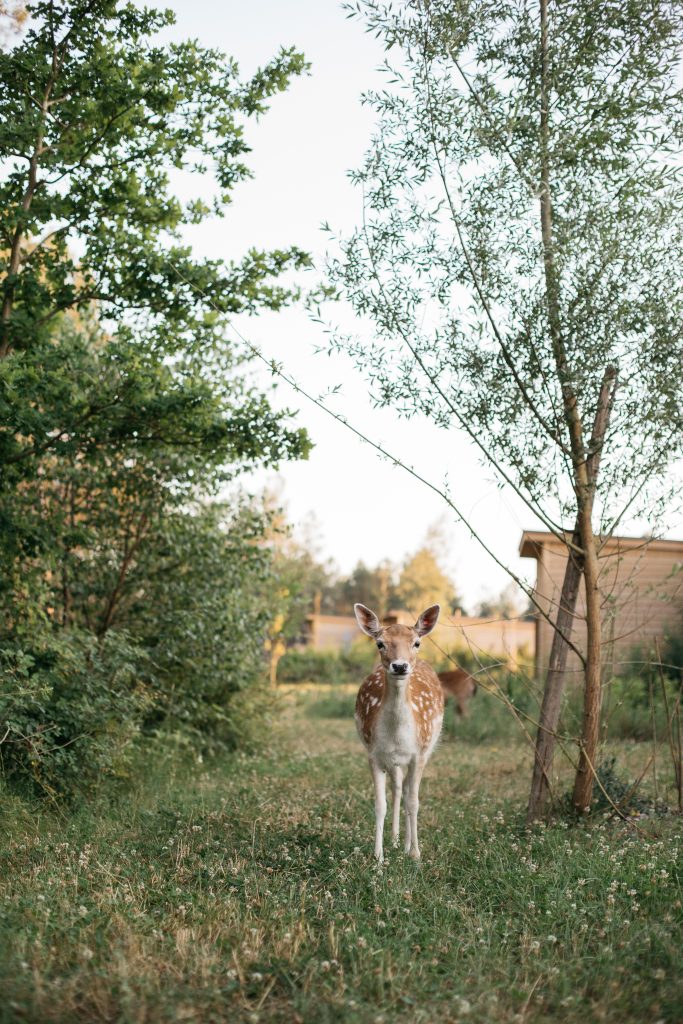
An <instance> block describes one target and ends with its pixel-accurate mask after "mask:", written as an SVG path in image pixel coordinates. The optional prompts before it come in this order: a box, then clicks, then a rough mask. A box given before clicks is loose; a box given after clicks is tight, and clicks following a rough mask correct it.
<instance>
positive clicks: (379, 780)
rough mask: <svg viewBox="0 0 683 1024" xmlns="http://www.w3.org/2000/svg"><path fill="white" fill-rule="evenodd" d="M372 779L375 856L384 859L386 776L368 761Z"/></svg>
mask: <svg viewBox="0 0 683 1024" xmlns="http://www.w3.org/2000/svg"><path fill="white" fill-rule="evenodd" d="M370 771H371V772H372V781H373V782H374V784H375V858H376V859H377V860H378V861H379V862H380V864H381V863H382V861H383V859H384V818H385V817H386V813H387V777H386V774H385V773H384V772H383V771H382V769H381V768H380V767H379V765H377V764H375V762H374V761H370Z"/></svg>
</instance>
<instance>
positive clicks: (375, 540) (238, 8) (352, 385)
mask: <svg viewBox="0 0 683 1024" xmlns="http://www.w3.org/2000/svg"><path fill="white" fill-rule="evenodd" d="M166 5H168V6H170V7H171V8H172V9H173V10H174V11H175V12H176V17H177V24H176V26H175V28H174V30H173V35H174V36H175V37H176V38H188V37H195V38H198V39H199V40H200V41H201V42H202V43H203V44H205V45H210V46H215V47H217V48H220V49H222V50H224V51H225V52H226V53H227V54H229V55H231V56H232V57H234V58H235V59H236V60H237V61H238V62H239V64H240V68H241V71H242V73H243V74H244V75H248V74H250V73H251V72H253V71H254V70H255V68H256V67H257V66H259V65H262V64H264V63H265V62H266V61H267V60H268V59H269V58H270V57H271V56H272V55H273V54H275V53H276V51H277V50H278V48H279V47H280V46H282V45H285V46H290V45H294V46H296V47H297V48H298V49H300V50H302V51H303V52H304V54H305V55H306V58H307V59H308V60H309V61H310V62H311V64H312V68H311V73H310V76H308V77H305V78H301V79H297V80H294V81H293V82H292V84H291V86H290V87H289V89H288V90H287V92H285V93H284V94H282V95H280V96H277V97H276V98H275V99H274V100H273V102H272V104H271V108H270V110H269V112H268V114H266V115H265V116H264V117H263V118H262V119H261V121H260V122H259V123H258V124H253V123H252V124H251V125H250V126H249V128H248V132H247V140H248V142H249V144H250V145H251V146H252V149H253V152H252V153H251V154H250V156H249V164H250V167H251V168H252V170H253V172H254V178H253V180H251V181H248V182H244V183H242V184H240V185H239V186H238V188H237V189H236V190H235V193H234V196H233V204H232V207H231V208H230V210H229V211H228V214H227V216H226V217H225V218H224V219H217V220H213V221H210V222H206V223H204V224H202V225H199V226H193V227H191V228H189V229H188V230H187V233H186V237H187V239H188V241H189V242H191V244H192V245H193V247H194V250H195V252H196V254H197V255H198V256H206V257H212V258H224V259H239V258H240V256H241V255H242V254H243V253H244V252H245V251H246V250H247V249H248V248H249V247H251V246H256V247H262V248H264V249H269V248H275V247H286V246H289V245H297V246H299V247H301V248H303V249H305V250H307V251H309V252H310V253H311V254H312V255H313V256H314V259H315V260H316V262H317V263H318V266H320V264H321V262H322V258H323V256H324V253H325V250H326V248H327V246H328V245H329V242H328V240H327V238H326V236H325V235H324V233H323V232H322V230H321V225H322V223H323V222H329V224H330V225H331V227H332V228H333V229H334V230H335V231H337V232H339V233H341V234H342V235H343V234H348V233H349V232H350V231H351V230H352V229H353V227H354V226H356V225H357V224H358V223H359V220H360V214H361V196H360V192H359V191H358V190H357V189H354V188H353V187H352V185H351V184H350V182H349V181H348V178H347V171H348V170H349V169H351V168H353V167H355V166H358V165H359V164H360V162H361V160H362V156H363V153H364V152H365V150H366V148H367V146H368V143H369V140H370V136H371V132H372V128H373V119H374V115H373V113H372V111H371V110H369V109H368V108H367V107H364V106H363V105H362V104H361V101H360V97H361V93H362V92H363V91H364V90H367V89H368V88H372V87H373V86H377V85H379V84H380V83H381V82H382V79H383V76H382V75H381V73H380V72H379V70H378V68H379V66H380V65H381V63H382V62H383V60H384V56H385V55H384V52H383V50H382V48H381V46H380V44H379V42H378V41H377V40H376V39H374V37H372V36H369V35H367V34H366V33H365V32H364V31H363V27H362V24H361V23H360V22H359V21H357V20H355V19H352V20H349V19H347V18H346V17H345V14H344V12H343V10H342V9H341V6H340V4H339V3H337V0H287V2H279V3H278V2H274V0H250V2H249V3H244V2H243V0H241V2H239V3H238V2H236V0H228V2H218V0H192V2H190V0H171V2H170V3H168V0H167V4H166ZM182 187H183V190H184V191H185V193H186V197H188V198H189V197H190V196H192V195H195V194H196V195H200V194H201V188H202V184H201V179H194V180H191V181H188V180H185V181H184V182H183V186H182ZM313 277H314V275H312V276H311V283H313ZM303 283H304V284H308V282H307V281H304V282H303ZM340 315H343V314H340ZM238 326H239V329H240V331H241V332H242V333H243V334H244V335H245V336H246V337H248V338H249V340H250V341H251V342H253V343H254V344H256V345H258V346H259V347H260V348H261V349H262V351H263V352H264V353H265V354H266V355H267V356H268V357H269V358H272V359H276V360H278V361H281V362H282V363H283V364H284V365H285V366H286V368H287V370H288V372H289V373H290V374H291V375H292V376H293V377H294V378H296V379H297V380H298V381H299V382H300V383H301V384H302V385H304V387H307V388H308V389H310V391H311V392H312V393H314V394H316V395H318V394H320V393H322V392H325V391H327V390H329V389H330V388H332V387H336V386H340V391H339V393H338V394H336V395H335V396H334V398H333V399H330V401H329V404H330V406H331V407H332V408H334V410H335V411H336V412H339V413H341V414H343V415H344V416H345V417H346V419H347V420H348V421H349V422H351V423H353V424H354V425H355V426H357V427H358V428H359V429H360V430H362V431H363V432H364V433H365V434H366V435H367V436H369V437H371V438H372V439H374V440H377V441H378V442H380V443H381V444H382V445H383V446H384V447H385V448H386V449H388V450H389V451H390V452H392V454H396V455H397V456H398V457H399V458H400V459H401V460H402V461H404V462H406V463H408V464H409V465H412V466H414V467H415V469H416V470H417V471H418V472H419V473H420V474H421V475H422V476H424V477H425V478H427V479H428V480H430V481H432V482H433V483H434V484H435V485H437V486H441V485H442V484H443V482H444V480H445V479H447V480H448V484H449V489H450V495H451V498H452V500H453V502H454V504H455V505H456V506H457V507H458V508H459V509H461V510H462V512H463V513H464V515H465V516H466V518H467V519H469V520H470V521H471V522H472V523H473V525H474V526H475V528H476V530H477V532H478V533H479V534H480V535H481V537H482V539H483V540H484V541H485V543H486V544H487V545H488V546H489V547H490V549H491V550H492V552H493V553H494V554H495V555H496V557H497V558H499V559H500V561H501V562H502V563H504V564H505V565H508V566H510V567H511V568H512V569H513V570H514V571H515V572H516V573H518V574H520V575H523V576H525V577H526V578H527V579H529V580H531V579H532V578H533V575H534V570H535V565H534V563H532V562H530V561H529V560H528V559H524V560H522V559H520V558H519V557H518V547H519V541H520V537H521V533H522V530H523V529H534V528H538V523H537V522H536V521H535V519H534V517H533V515H532V514H531V513H530V512H529V511H528V510H527V509H526V508H525V507H524V506H523V505H522V504H521V502H520V501H519V499H517V498H516V497H515V496H514V495H511V494H509V493H508V492H506V491H505V490H501V489H499V487H498V486H497V484H496V482H495V480H494V478H493V476H492V472H491V471H490V470H489V469H488V468H487V467H485V466H483V465H482V464H481V462H480V460H479V457H478V455H477V454H476V453H475V451H474V450H473V447H472V445H471V443H470V442H468V441H467V440H466V439H465V438H463V437H462V436H461V435H460V434H459V433H457V432H451V431H449V432H446V431H444V430H438V429H436V427H434V426H433V425H431V424H430V423H429V422H428V421H426V420H421V419H417V418H413V419H411V420H410V421H406V420H401V419H399V417H398V416H397V415H396V413H394V411H393V410H391V409H383V410H378V409H374V408H373V407H372V402H371V399H370V396H369V395H368V387H367V384H366V382H365V380H364V378H363V376H362V375H361V373H360V372H359V371H357V370H356V369H355V368H354V367H353V366H352V365H351V364H350V362H349V361H348V360H347V359H346V358H345V357H344V356H341V355H339V356H337V355H335V356H333V357H330V356H327V355H326V354H316V352H315V350H316V348H318V347H319V346H321V345H323V344H324V342H325V339H324V336H323V333H322V329H321V327H320V325H318V324H315V323H314V322H312V321H311V320H310V318H309V317H308V316H307V314H306V313H305V311H304V310H303V309H300V308H297V309H291V310H286V311H284V312H280V313H278V314H270V313H268V314H261V315H259V316H258V317H255V318H254V317H252V318H249V319H244V318H242V319H240V321H239V323H238ZM348 326H350V327H351V328H354V327H355V326H356V325H354V324H348ZM366 329H367V328H366ZM359 333H360V334H361V337H362V336H363V335H362V331H360V330H359ZM256 374H257V379H258V380H259V381H260V383H262V384H263V386H268V387H270V386H271V381H272V378H270V376H268V375H266V374H265V373H261V371H256ZM273 403H274V404H275V405H277V406H279V407H287V408H290V409H293V410H296V422H297V423H298V424H299V425H301V426H305V427H306V428H307V430H308V432H309V434H310V436H311V438H312V440H313V442H314V445H315V448H314V450H313V452H312V454H311V456H310V458H309V459H308V460H307V461H300V462H297V463H290V464H285V465H282V466H281V468H280V471H279V473H278V474H277V475H276V474H274V473H273V472H272V471H271V472H263V471H260V472H258V473H255V474H252V475H251V477H250V478H249V479H247V480H243V481H242V483H243V485H244V486H245V487H247V488H248V489H249V490H253V491H258V490H260V489H263V488H264V487H268V488H269V489H274V490H277V492H278V493H279V495H280V499H281V501H282V503H283V504H284V505H285V506H286V508H287V510H288V514H289V518H290V520H291V522H292V523H293V524H294V528H295V530H299V531H302V530H303V529H304V528H305V527H307V526H308V532H309V534H310V532H311V524H314V525H313V532H314V534H315V535H316V537H317V545H318V554H319V556H320V557H322V558H324V559H328V558H329V559H332V560H333V561H334V563H335V564H336V566H337V567H338V569H339V570H340V571H341V572H349V571H350V570H351V569H352V567H353V565H354V564H355V563H356V562H357V561H358V560H359V559H361V560H363V561H365V562H366V563H369V564H376V563H377V562H378V561H380V560H383V559H390V560H391V561H392V562H396V563H398V562H400V561H401V560H402V559H403V558H404V557H405V556H406V555H407V554H410V553H412V552H413V551H415V550H416V549H417V548H418V547H419V545H420V544H421V542H422V541H423V539H424V537H425V534H426V533H427V531H428V530H429V528H430V527H431V526H433V525H434V524H435V523H440V524H441V527H442V533H443V536H444V550H443V551H442V552H440V554H441V558H442V561H443V564H444V567H445V568H446V569H448V571H449V572H450V573H451V574H452V575H453V577H454V580H455V582H456V584H457V588H458V591H459V592H460V593H461V594H462V596H463V598H464V603H465V606H466V607H472V606H474V605H475V604H476V602H477V601H478V600H479V599H480V598H482V597H484V596H488V595H492V594H495V593H498V592H499V591H500V590H502V589H503V588H504V587H505V586H506V585H507V584H508V583H509V577H508V576H507V574H506V573H505V572H504V570H502V569H501V568H499V567H498V566H497V565H496V563H495V561H494V560H493V559H492V558H491V556H490V555H489V554H487V553H486V552H485V551H484V550H483V548H482V547H481V546H480V545H479V544H478V543H477V541H476V540H474V539H472V537H471V536H470V534H469V531H468V529H467V528H466V527H465V526H464V525H463V524H462V523H461V522H459V521H458V520H457V517H456V516H455V514H454V513H453V512H452V511H451V510H449V509H448V507H447V506H446V504H445V503H444V501H443V499H442V498H441V497H439V496H438V495H437V494H435V493H434V492H433V491H431V490H429V489H428V488H427V487H425V485H424V484H421V483H419V482H418V481H417V480H415V479H414V478H412V477H411V476H410V475H409V474H407V473H406V472H405V470H402V469H401V468H399V467H396V466H394V465H392V464H391V463H389V462H388V461H386V460H384V461H383V460H381V459H380V458H379V457H378V456H377V454H376V453H375V452H373V451H372V450H371V449H370V448H368V447H367V446H364V445H363V444H362V443H361V442H360V441H358V439H357V438H355V437H354V436H353V435H352V434H351V433H350V432H349V431H348V430H347V429H346V428H345V427H344V426H342V425H340V424H338V423H336V422H334V421H333V420H332V419H330V418H329V417H326V416H325V414H324V413H322V412H320V411H319V410H317V409H316V408H315V407H314V406H312V405H310V404H308V403H307V402H306V400H305V399H303V398H302V397H301V396H300V395H297V394H296V393H295V392H293V391H292V390H291V389H288V388H287V387H286V385H284V384H280V385H279V386H278V388H277V390H276V391H275V393H274V394H273Z"/></svg>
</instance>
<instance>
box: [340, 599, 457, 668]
mask: <svg viewBox="0 0 683 1024" xmlns="http://www.w3.org/2000/svg"><path fill="white" fill-rule="evenodd" d="M353 610H354V612H355V613H356V621H357V623H358V625H359V626H360V628H361V629H362V630H363V632H364V633H366V634H367V635H368V636H371V637H372V639H373V640H374V641H375V643H376V644H377V649H378V651H379V655H380V658H381V659H382V667H383V668H384V671H385V672H386V673H387V677H388V678H392V677H393V678H394V679H400V678H405V679H407V678H408V676H409V675H410V673H411V672H412V671H413V669H414V668H415V662H416V661H417V657H418V651H419V649H420V642H421V640H422V637H423V636H427V634H428V633H431V631H432V630H433V629H434V627H435V626H436V623H437V620H438V618H439V612H440V611H441V608H440V606H439V605H438V604H433V605H432V606H431V607H430V608H427V610H426V611H424V612H422V615H420V617H419V619H418V620H417V622H416V623H415V625H414V626H399V625H395V626H382V623H381V622H380V621H379V619H378V618H377V616H376V615H375V613H374V612H373V611H371V610H370V609H369V608H366V607H365V605H364V604H355V605H354V606H353Z"/></svg>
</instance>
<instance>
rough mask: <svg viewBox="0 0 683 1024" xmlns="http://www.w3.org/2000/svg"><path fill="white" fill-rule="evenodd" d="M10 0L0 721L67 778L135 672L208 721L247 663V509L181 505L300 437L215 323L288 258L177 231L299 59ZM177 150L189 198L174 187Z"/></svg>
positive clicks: (159, 707)
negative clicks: (215, 254)
mask: <svg viewBox="0 0 683 1024" xmlns="http://www.w3.org/2000/svg"><path fill="white" fill-rule="evenodd" d="M29 12H30V18H29V20H28V21H27V23H26V26H24V29H25V30H24V31H23V32H20V33H19V35H18V37H17V38H15V39H13V40H12V41H11V43H10V44H8V46H7V48H6V49H5V50H4V51H2V52H0V167H1V168H2V175H0V235H1V236H2V240H1V241H0V647H1V648H2V657H3V658H4V659H5V663H6V664H7V665H9V666H10V668H11V675H12V685H10V686H9V687H7V688H6V689H5V690H4V691H3V694H2V704H1V706H0V718H2V720H3V722H5V723H6V724H5V725H3V730H4V729H5V728H7V727H9V731H8V732H7V734H6V744H7V746H6V747H5V748H4V751H5V752H6V751H9V750H10V749H11V750H12V751H14V752H15V753H16V758H15V761H14V763H15V766H16V767H17V772H18V774H19V775H21V774H22V773H26V772H27V773H28V774H29V775H31V773H33V775H34V776H36V775H37V776H39V777H40V778H39V779H38V782H39V784H40V785H43V783H42V782H40V779H46V778H47V777H48V774H50V772H51V776H50V777H51V778H53V779H58V778H59V776H60V772H61V768H60V763H62V765H63V764H66V761H67V760H68V759H71V762H72V767H73V771H72V773H71V777H72V778H73V779H74V780H75V781H76V782H77V781H78V779H79V778H80V777H81V774H82V769H83V768H84V766H85V761H87V759H88V757H90V755H89V754H88V751H89V750H96V751H97V752H98V753H97V757H98V758H99V760H98V759H93V757H91V760H92V764H93V766H95V767H96V765H99V764H102V765H105V764H107V763H108V759H109V755H110V754H111V752H112V748H115V747H116V746H117V744H118V742H119V740H120V738H121V734H120V733H117V730H116V729H115V728H114V726H113V724H112V723H115V722H119V720H121V722H123V721H124V719H125V722H126V723H127V725H128V726H130V729H129V730H128V731H127V732H126V736H128V735H131V734H132V733H133V732H134V727H135V723H136V714H137V713H138V711H139V708H138V701H137V699H134V698H136V697H137V693H138V691H145V692H146V693H147V695H148V696H149V695H150V694H151V695H152V697H151V698H150V699H153V700H154V702H155V708H156V713H157V714H158V715H159V716H160V717H163V716H164V714H165V713H166V712H168V714H171V713H173V714H174V715H175V718H176V720H177V721H178V720H181V719H182V720H184V721H185V724H190V725H193V726H194V727H195V728H196V729H198V730H202V729H208V728H209V724H211V727H212V728H214V730H215V732H216V733H219V732H221V730H222V725H221V723H222V724H223V725H225V723H226V721H227V718H228V717H229V715H228V711H227V708H226V706H225V704H226V702H227V700H228V697H229V695H230V694H231V693H233V692H236V691H237V689H238V688H239V686H240V680H241V682H242V683H244V682H245V681H249V680H253V679H254V678H255V675H256V673H257V671H258V670H260V667H261V666H260V654H261V643H262V640H263V634H264V633H265V623H264V622H263V617H262V615H261V614H260V611H259V609H258V608H257V607H256V606H255V600H256V599H255V595H257V594H258V593H259V591H258V589H254V588H255V585H256V583H258V584H259V585H262V586H264V587H265V586H266V581H267V580H269V579H270V576H269V566H270V564H271V560H270V559H269V557H266V554H265V549H258V546H257V545H256V544H255V540H256V538H257V537H262V535H263V531H264V530H265V519H264V517H263V516H262V515H260V514H257V513H256V512H253V510H250V509H248V508H247V509H243V510H238V512H236V513H234V514H232V515H231V514H230V513H229V512H228V511H226V510H222V511H218V510H211V509H204V510H202V507H201V503H202V502H206V501H207V500H208V499H212V498H214V497H215V495H216V493H217V491H218V489H219V488H220V486H221V484H222V483H223V482H224V481H225V480H227V479H231V478H233V477H234V476H235V475H236V474H238V473H239V472H240V471H242V470H243V469H245V468H247V467H252V466H255V465H277V463H278V462H279V461H280V460H282V459H288V458H296V457H301V456H305V455H306V453H307V451H308V447H309V442H308V438H307V436H306V434H305V431H303V430H301V429H297V428H296V427H292V426H291V424H290V423H289V414H288V413H287V412H280V411H275V410H274V409H272V408H271V406H270V403H269V401H268V397H267V396H266V395H265V394H263V393H261V392H260V391H259V390H258V389H257V388H255V387H254V385H253V382H251V381H250V380H249V378H248V376H247V374H246V373H245V372H244V368H243V367H244V362H245V359H246V358H247V356H248V353H246V352H245V351H244V350H242V349H240V347H239V346H235V344H234V342H233V341H231V340H230V337H229V334H228V331H227V325H228V321H229V317H230V316H231V315H233V314H235V313H238V312H257V311H258V310H260V309H263V308H266V309H278V308H280V307H281V306H283V305H284V304H286V303H288V302H290V301H291V300H292V299H293V298H294V297H295V296H296V295H297V290H296V288H295V287H292V286H291V285H286V286H285V285H281V284H279V283H278V277H279V275H280V274H281V273H282V272H283V271H290V270H294V269H296V268H300V267H303V266H306V265H307V264H308V262H309V261H308V257H307V256H306V255H305V254H304V253H303V252H301V251H300V250H299V249H297V248H290V249H286V250H275V251H273V252H259V251H256V250H251V251H249V252H248V253H247V254H246V255H245V256H244V258H243V259H242V260H241V261H239V262H238V263H234V264H224V263H222V262H221V261H218V260H213V261H210V260H201V259H197V258H196V257H195V256H194V255H193V253H192V251H191V249H190V248H189V247H188V246H187V245H184V244H183V242H182V232H183V230H184V229H185V227H186V226H187V225H191V224H197V223H200V222H201V221H202V220H204V219H205V218H207V217H209V216H221V215H222V214H223V212H224V210H225V207H226V206H227V204H228V203H229V202H230V199H231V194H232V191H233V189H234V187H235V185H236V184H237V183H238V182H240V181H241V180H243V179H244V178H245V177H247V176H248V175H249V170H248V167H247V164H246V162H245V160H246V156H247V154H248V151H249V147H248V145H247V142H246V138H245V126H246V122H247V120H248V119H249V118H250V117H254V116H257V115H259V114H260V113H262V112H263V111H265V109H266V106H267V101H268V98H269V97H270V96H271V95H273V93H275V92H277V91H278V90H281V89H284V88H285V87H286V85H287V83H288V82H289V80H290V79H291V77H292V76H293V75H297V74H301V73H303V72H304V71H305V68H306V65H305V62H304V60H303V57H302V56H301V55H300V54H298V53H296V52H295V51H293V50H283V51H281V53H280V54H279V55H278V56H277V57H276V58H275V59H274V60H272V61H271V62H270V63H269V64H268V65H266V67H264V68H262V69H260V70H259V71H257V72H256V73H255V74H254V75H253V76H252V77H251V78H250V79H248V80H242V79H241V78H240V77H239V73H238V68H237V66H236V64H235V62H234V61H232V60H230V59H229V58H227V57H226V56H225V55H224V54H222V53H220V52H219V51H217V50H211V49H205V48H202V47H201V46H199V44H198V43H196V42H182V43H173V44H168V43H162V42H161V41H160V40H159V38H158V33H159V31H160V30H162V29H164V28H166V27H168V26H169V25H170V24H171V23H172V21H173V15H172V13H170V12H168V11H167V12H160V11H155V10H153V9H150V8H141V7H139V6H138V5H136V4H133V3H126V2H119V0H74V2H68V3H67V2H59V0H44V2H43V0H36V2H35V3H32V4H30V6H29ZM3 13H4V11H3V10H2V9H0V15H1V14H3ZM179 171H183V172H190V173H192V174H195V175H203V176H204V177H205V189H204V192H205V195H206V197H207V198H206V199H205V200H204V201H200V200H193V201H191V202H189V203H186V204H184V203H181V202H180V200H179V199H178V198H177V196H176V194H175V191H174V175H177V173H178V172H179ZM252 513H253V514H252ZM222 560H225V563H224V564H222ZM245 580H248V581H250V584H251V586H252V594H251V596H250V597H249V599H247V598H245V595H244V591H243V587H242V584H243V583H244V581H245ZM212 588H216V590H215V592H213V593H212ZM259 600H261V601H262V594H261V597H260V598H259ZM159 616H161V618H159ZM162 619H163V621H162ZM170 623H173V625H172V626H169V624H170ZM169 629H172V630H174V633H173V636H170V635H169V633H168V630H169ZM258 629H261V631H262V632H261V633H260V634H259V633H257V632H255V630H258ZM230 646H232V649H233V650H234V651H235V656H236V659H237V660H239V659H240V658H241V663H242V672H241V673H240V672H237V671H226V669H225V666H224V665H222V664H221V660H222V659H224V657H225V652H226V650H227V649H228V648H229V647H230ZM221 652H222V653H221ZM91 666H92V670H91ZM84 680H87V686H86V685H84V684H83V681H84ZM131 680H133V681H137V682H136V683H133V682H131ZM190 690H192V693H190ZM117 694H118V696H119V697H120V700H118V697H117ZM117 701H118V703H117ZM143 703H144V701H143ZM136 708H138V710H137V711H136ZM117 709H120V710H121V713H120V714H119V711H118V710H117ZM223 731H225V730H223ZM117 736H118V738H117ZM89 743H90V746H88V744H89ZM10 759H11V758H10V757H9V754H8V756H7V757H6V758H5V762H4V763H5V764H8V763H9V760H10ZM60 759H61V762H60ZM48 761H51V762H52V769H50V771H48V763H47V762H48ZM32 766H33V767H32ZM98 771H99V769H97V770H95V771H94V774H95V775H97V774H98ZM91 774H92V773H91ZM50 786H51V788H52V789H54V788H55V783H54V782H51V783H50Z"/></svg>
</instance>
